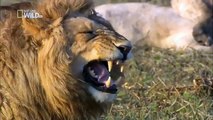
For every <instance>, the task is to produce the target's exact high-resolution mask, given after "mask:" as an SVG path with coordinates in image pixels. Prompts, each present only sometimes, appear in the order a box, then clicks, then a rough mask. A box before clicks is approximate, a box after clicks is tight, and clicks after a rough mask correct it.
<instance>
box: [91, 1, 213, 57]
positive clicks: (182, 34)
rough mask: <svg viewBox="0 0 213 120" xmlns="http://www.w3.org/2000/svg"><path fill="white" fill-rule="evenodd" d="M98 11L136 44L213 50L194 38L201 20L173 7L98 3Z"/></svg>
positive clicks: (146, 4)
mask: <svg viewBox="0 0 213 120" xmlns="http://www.w3.org/2000/svg"><path fill="white" fill-rule="evenodd" d="M183 1H188V0H183ZM95 10H96V11H97V12H98V13H99V14H100V15H102V16H103V17H104V18H105V19H107V20H109V21H110V23H111V24H112V25H113V27H114V28H115V30H116V31H118V32H119V33H120V34H122V35H124V36H125V37H127V38H128V39H129V40H131V41H132V42H133V44H136V45H140V44H141V43H144V44H148V45H150V46H156V47H160V48H169V49H170V48H171V49H175V50H187V51H188V50H198V51H206V52H212V53H213V45H212V46H203V45H201V44H199V43H198V42H197V41H195V40H194V36H193V34H192V33H193V28H194V26H195V25H196V24H197V23H198V22H199V21H198V22H194V21H192V20H190V19H187V18H184V17H181V16H180V15H179V14H178V13H177V12H175V11H174V9H173V8H170V7H160V6H156V5H152V4H148V3H119V4H106V5H101V6H97V7H96V8H95Z"/></svg>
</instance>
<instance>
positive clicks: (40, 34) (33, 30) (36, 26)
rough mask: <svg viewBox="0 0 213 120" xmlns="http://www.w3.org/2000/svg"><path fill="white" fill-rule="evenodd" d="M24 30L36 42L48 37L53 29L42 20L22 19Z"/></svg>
mask: <svg viewBox="0 0 213 120" xmlns="http://www.w3.org/2000/svg"><path fill="white" fill-rule="evenodd" d="M22 23H23V24H22V25H23V29H24V31H25V32H26V34H27V35H30V36H32V37H33V38H34V39H36V40H40V39H44V38H46V37H48V35H49V33H50V32H51V29H50V28H49V27H48V24H47V23H46V22H44V21H43V20H41V19H33V20H32V19H26V18H23V19H22Z"/></svg>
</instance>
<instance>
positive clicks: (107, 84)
mask: <svg viewBox="0 0 213 120" xmlns="http://www.w3.org/2000/svg"><path fill="white" fill-rule="evenodd" d="M105 85H106V87H107V88H109V87H110V85H111V77H110V76H109V78H108V80H107V81H106V82H105Z"/></svg>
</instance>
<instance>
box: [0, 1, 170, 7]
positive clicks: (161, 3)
mask: <svg viewBox="0 0 213 120" xmlns="http://www.w3.org/2000/svg"><path fill="white" fill-rule="evenodd" d="M20 1H35V0H0V5H8V4H11V3H17V2H20ZM94 1H95V4H96V5H100V4H105V3H118V2H150V3H154V4H158V5H166V6H168V5H169V4H170V0H94Z"/></svg>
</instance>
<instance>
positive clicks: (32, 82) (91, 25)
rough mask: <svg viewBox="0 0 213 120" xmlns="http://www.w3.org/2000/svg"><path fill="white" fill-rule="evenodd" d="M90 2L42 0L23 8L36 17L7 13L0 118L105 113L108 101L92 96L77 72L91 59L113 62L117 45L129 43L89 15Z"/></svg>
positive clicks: (0, 41)
mask: <svg viewBox="0 0 213 120" xmlns="http://www.w3.org/2000/svg"><path fill="white" fill-rule="evenodd" d="M92 4H93V3H92V2H91V1H90V0H45V1H42V2H40V3H36V4H33V5H30V6H28V7H27V9H34V10H36V11H37V12H39V13H40V14H42V15H43V18H40V19H27V18H23V19H20V18H16V16H14V15H16V11H15V13H14V10H9V9H7V12H10V13H11V14H13V15H11V16H7V17H5V18H4V20H3V23H4V24H3V26H1V27H0V30H1V34H0V119H1V120H10V119H14V120H53V119H54V120H62V119H66V120H86V119H96V118H98V117H99V116H100V115H101V114H103V113H106V112H107V110H108V108H109V107H110V105H111V102H97V101H96V100H95V98H93V97H92V95H91V93H89V92H88V89H87V88H88V87H89V85H88V84H85V83H84V82H82V75H81V72H82V68H83V66H84V65H85V64H87V63H88V62H89V61H91V60H97V59H108V58H117V57H118V56H120V54H121V53H120V51H119V50H118V48H117V46H119V45H123V44H129V42H128V41H127V40H126V39H125V38H124V37H122V36H120V35H119V34H117V33H115V32H114V30H113V29H112V28H111V26H110V24H109V23H108V22H107V21H105V20H104V19H103V18H100V17H98V16H96V15H95V14H93V13H91V9H90V8H91V7H92ZM22 5H23V4H22ZM18 6H19V5H18ZM21 8H22V7H19V8H16V9H21ZM73 16H74V17H73ZM97 21H98V22H97ZM91 31H94V32H96V34H95V36H96V37H95V38H94V40H93V34H92V33H91ZM98 31H99V32H98ZM107 31H108V32H107ZM105 32H107V33H105ZM103 53H104V54H103Z"/></svg>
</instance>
